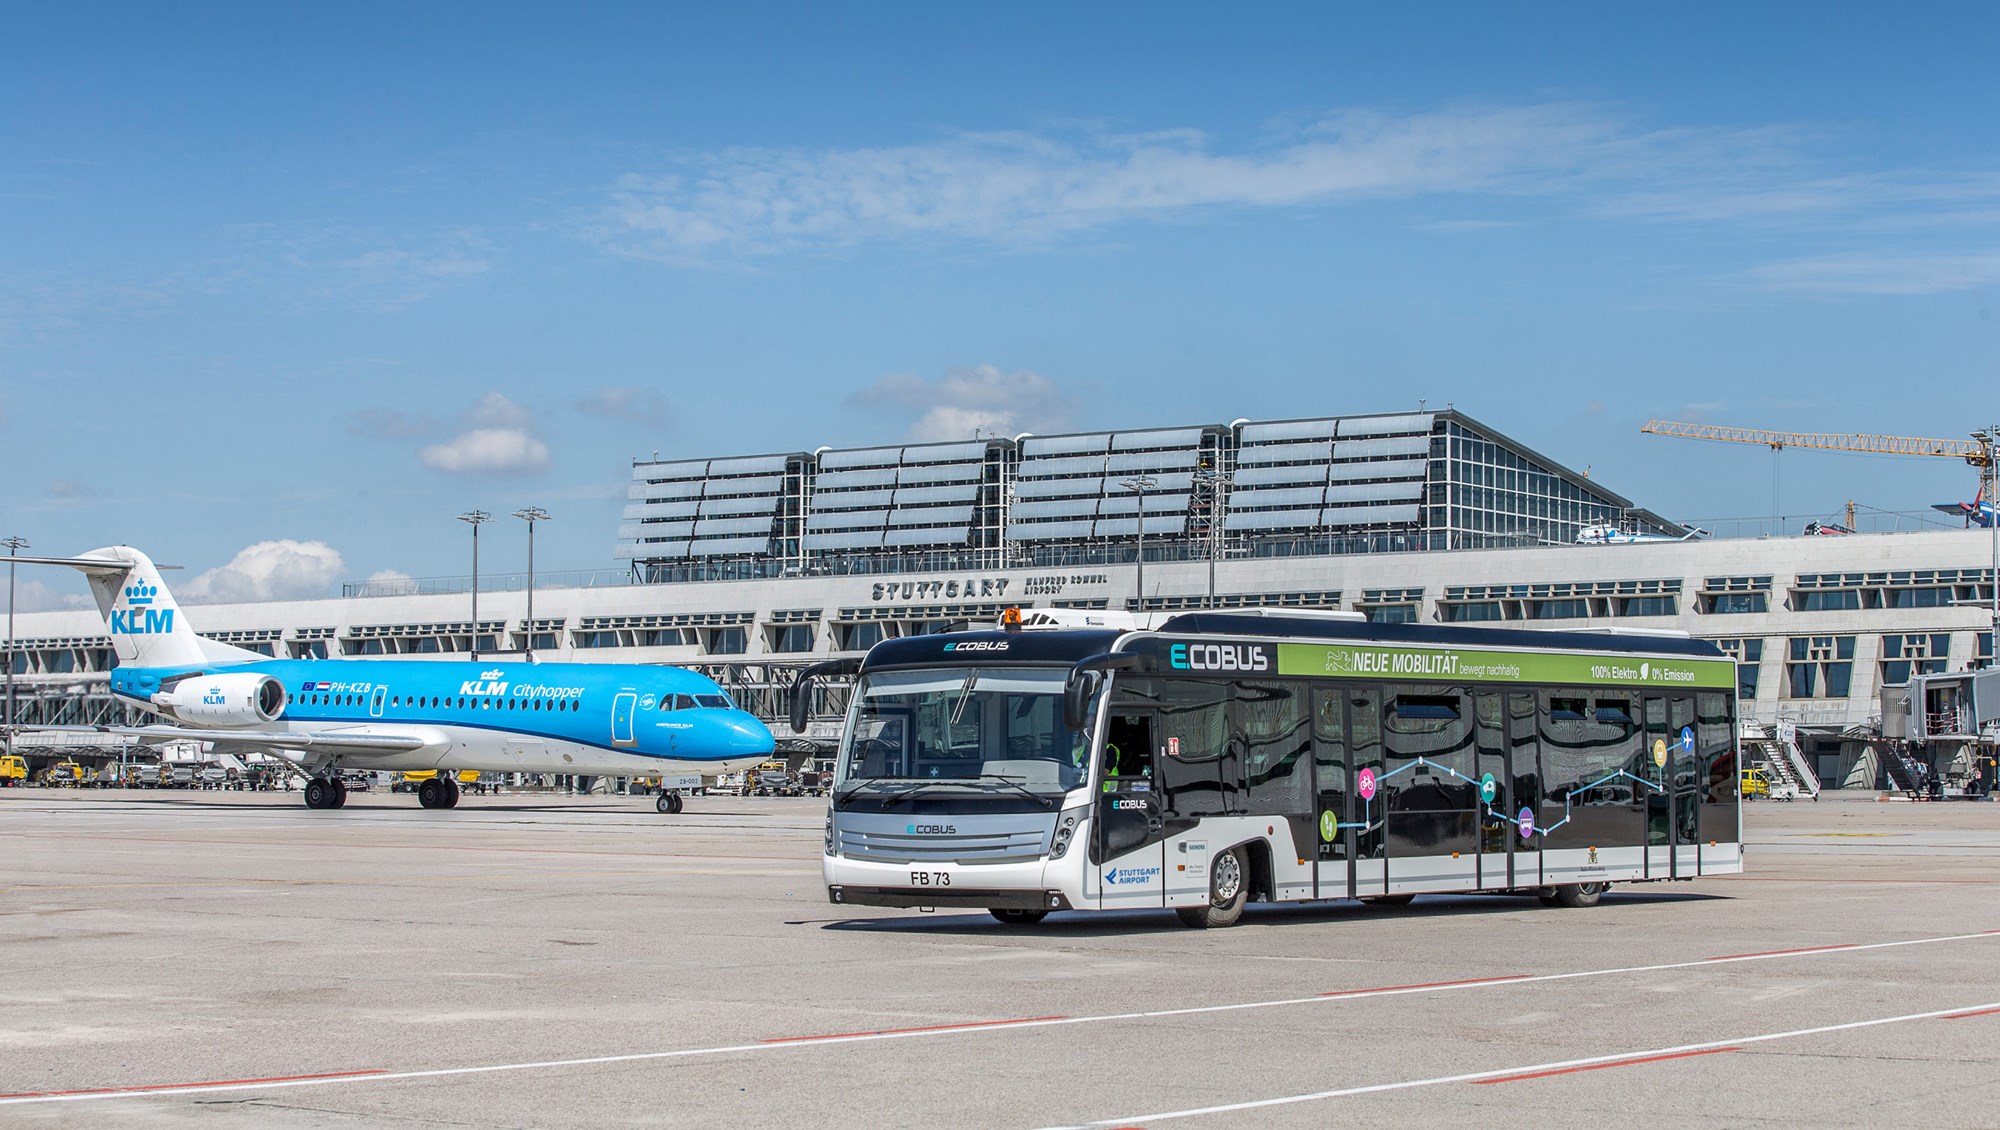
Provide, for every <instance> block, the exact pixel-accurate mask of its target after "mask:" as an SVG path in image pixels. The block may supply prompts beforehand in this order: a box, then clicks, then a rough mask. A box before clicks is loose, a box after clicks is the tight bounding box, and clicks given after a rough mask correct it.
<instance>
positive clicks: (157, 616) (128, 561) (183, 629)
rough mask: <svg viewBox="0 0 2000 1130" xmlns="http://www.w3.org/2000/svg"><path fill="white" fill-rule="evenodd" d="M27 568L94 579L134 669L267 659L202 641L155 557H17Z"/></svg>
mask: <svg viewBox="0 0 2000 1130" xmlns="http://www.w3.org/2000/svg"><path fill="white" fill-rule="evenodd" d="M15 560H16V561H18V562H19V563H21V564H23V565H67V566H69V567H70V568H72V569H77V570H80V571H82V573H83V574H84V576H85V577H86V578H88V579H89V581H90V591H91V595H93V596H95V597H96V598H97V610H98V612H99V613H101V614H102V615H103V616H104V623H105V626H106V628H108V629H109V630H110V633H111V646H112V649H113V650H114V651H116V652H117V654H118V662H119V663H120V664H122V665H125V666H132V667H209V666H224V665H230V664H236V663H250V662H254V661H256V660H261V659H265V658H267V657H266V656H263V655H259V654H257V653H256V652H254V651H245V650H243V649H242V648H240V647H231V646H229V645H228V644H224V643H217V642H216V641H214V640H208V639H203V638H202V637H201V636H200V635H198V634H196V632H195V630H194V626H193V625H191V624H189V623H188V621H187V617H186V616H185V615H183V614H182V612H181V608H180V606H179V605H178V604H176V603H175V602H174V594H173V593H172V592H171V591H170V590H169V589H168V588H167V585H166V582H164V581H162V580H161V579H160V569H159V566H157V565H155V564H153V559H152V558H150V557H147V556H146V555H145V554H143V553H141V552H139V551H138V550H136V549H133V548H132V547H130V546H124V545H115V546H107V547H106V548H104V549H93V550H91V551H90V552H89V553H86V554H84V555H83V556H81V557H17V558H15Z"/></svg>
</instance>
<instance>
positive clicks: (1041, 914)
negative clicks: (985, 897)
mask: <svg viewBox="0 0 2000 1130" xmlns="http://www.w3.org/2000/svg"><path fill="white" fill-rule="evenodd" d="M986 913H988V914H991V915H992V916H993V917H995V918H997V919H999V920H1000V921H1002V922H1004V923H1006V924H1007V925H1009V926H1033V925H1034V924H1035V923H1037V922H1040V921H1041V920H1042V919H1044V918H1047V917H1048V916H1049V912H1048V911H1046V910H1020V909H1017V908H1013V907H998V906H996V907H994V908H993V909H991V910H989V911H987V912H986Z"/></svg>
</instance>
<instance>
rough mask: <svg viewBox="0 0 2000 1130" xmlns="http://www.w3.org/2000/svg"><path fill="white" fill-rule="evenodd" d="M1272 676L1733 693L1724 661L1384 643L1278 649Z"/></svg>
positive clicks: (1731, 672) (1732, 674)
mask: <svg viewBox="0 0 2000 1130" xmlns="http://www.w3.org/2000/svg"><path fill="white" fill-rule="evenodd" d="M1278 674H1280V675H1320V676H1325V677H1328V678H1343V679H1421V680H1424V681H1426V682H1438V683H1451V682H1466V683H1576V684H1584V685H1589V684H1600V685H1602V684H1612V685H1617V686H1630V687H1653V688H1658V689H1661V690H1672V689H1674V688H1677V687H1678V688H1684V689H1687V688H1694V687H1703V688H1711V689H1713V688H1723V689H1733V688H1734V687H1735V686H1736V665H1735V664H1734V663H1732V662H1730V661H1729V660H1727V659H1679V658H1674V657H1666V658H1662V657H1660V656H1657V655H1572V654H1552V653H1548V652H1517V651H1467V650H1462V649H1458V648H1436V647H1393V646H1388V645H1383V644H1317V643H1281V644H1279V645H1278Z"/></svg>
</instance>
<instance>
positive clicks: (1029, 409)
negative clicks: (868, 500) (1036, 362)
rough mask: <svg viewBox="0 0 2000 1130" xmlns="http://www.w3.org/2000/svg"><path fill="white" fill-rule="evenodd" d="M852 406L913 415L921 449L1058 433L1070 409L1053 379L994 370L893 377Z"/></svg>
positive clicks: (850, 400) (912, 430)
mask: <svg viewBox="0 0 2000 1130" xmlns="http://www.w3.org/2000/svg"><path fill="white" fill-rule="evenodd" d="M848 403H849V404H852V405H855V406H857V407H862V408H870V409H877V408H888V409H891V410H902V411H904V412H909V413H914V414H915V415H916V420H915V421H914V422H912V423H911V424H910V427H909V432H908V438H909V439H911V440H913V441H916V442H920V443H921V442H929V441H932V440H951V439H971V438H973V437H974V436H975V435H978V434H983V433H989V432H990V433H997V434H1000V435H1005V436H1012V435H1014V434H1016V433H1019V432H1023V431H1036V430H1058V429H1061V428H1063V427H1065V426H1067V424H1068V421H1069V416H1070V409H1071V403H1070V398H1069V397H1068V396H1067V395H1066V394H1064V393H1063V391H1062V390H1061V389H1060V388H1058V387H1057V386H1056V383H1055V382H1054V381H1052V380H1050V379H1049V378H1047V377H1045V376H1042V375H1041V374H1040V373H1033V372H1029V371H1028V370H1026V369H1022V370H1018V371H1015V372H1012V373H1003V372H1001V371H1000V369H999V368H998V367H997V366H993V365H979V366H976V367H974V368H970V369H951V370H948V371H947V372H946V373H945V375H944V376H942V377H940V378H938V379H937V380H934V381H931V380H925V379H924V378H922V377H917V376H910V375H905V374H892V375H890V376H885V377H881V378H879V379H878V380H876V381H875V382H874V383H873V384H871V385H869V386H868V387H867V388H864V389H862V390H860V391H859V392H856V393H855V394H854V395H852V396H850V397H848Z"/></svg>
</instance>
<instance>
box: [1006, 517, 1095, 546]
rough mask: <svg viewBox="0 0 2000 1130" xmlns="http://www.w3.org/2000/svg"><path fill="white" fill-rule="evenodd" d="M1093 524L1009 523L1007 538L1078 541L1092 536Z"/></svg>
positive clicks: (1084, 522) (1085, 522)
mask: <svg viewBox="0 0 2000 1130" xmlns="http://www.w3.org/2000/svg"><path fill="white" fill-rule="evenodd" d="M1090 527H1091V523H1090V522H1088V521H1082V522H1009V523H1008V524H1007V536H1008V537H1010V538H1013V539H1015V540H1017V541H1052V540H1058V539H1060V540H1077V539H1081V538H1087V537H1089V536H1090Z"/></svg>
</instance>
